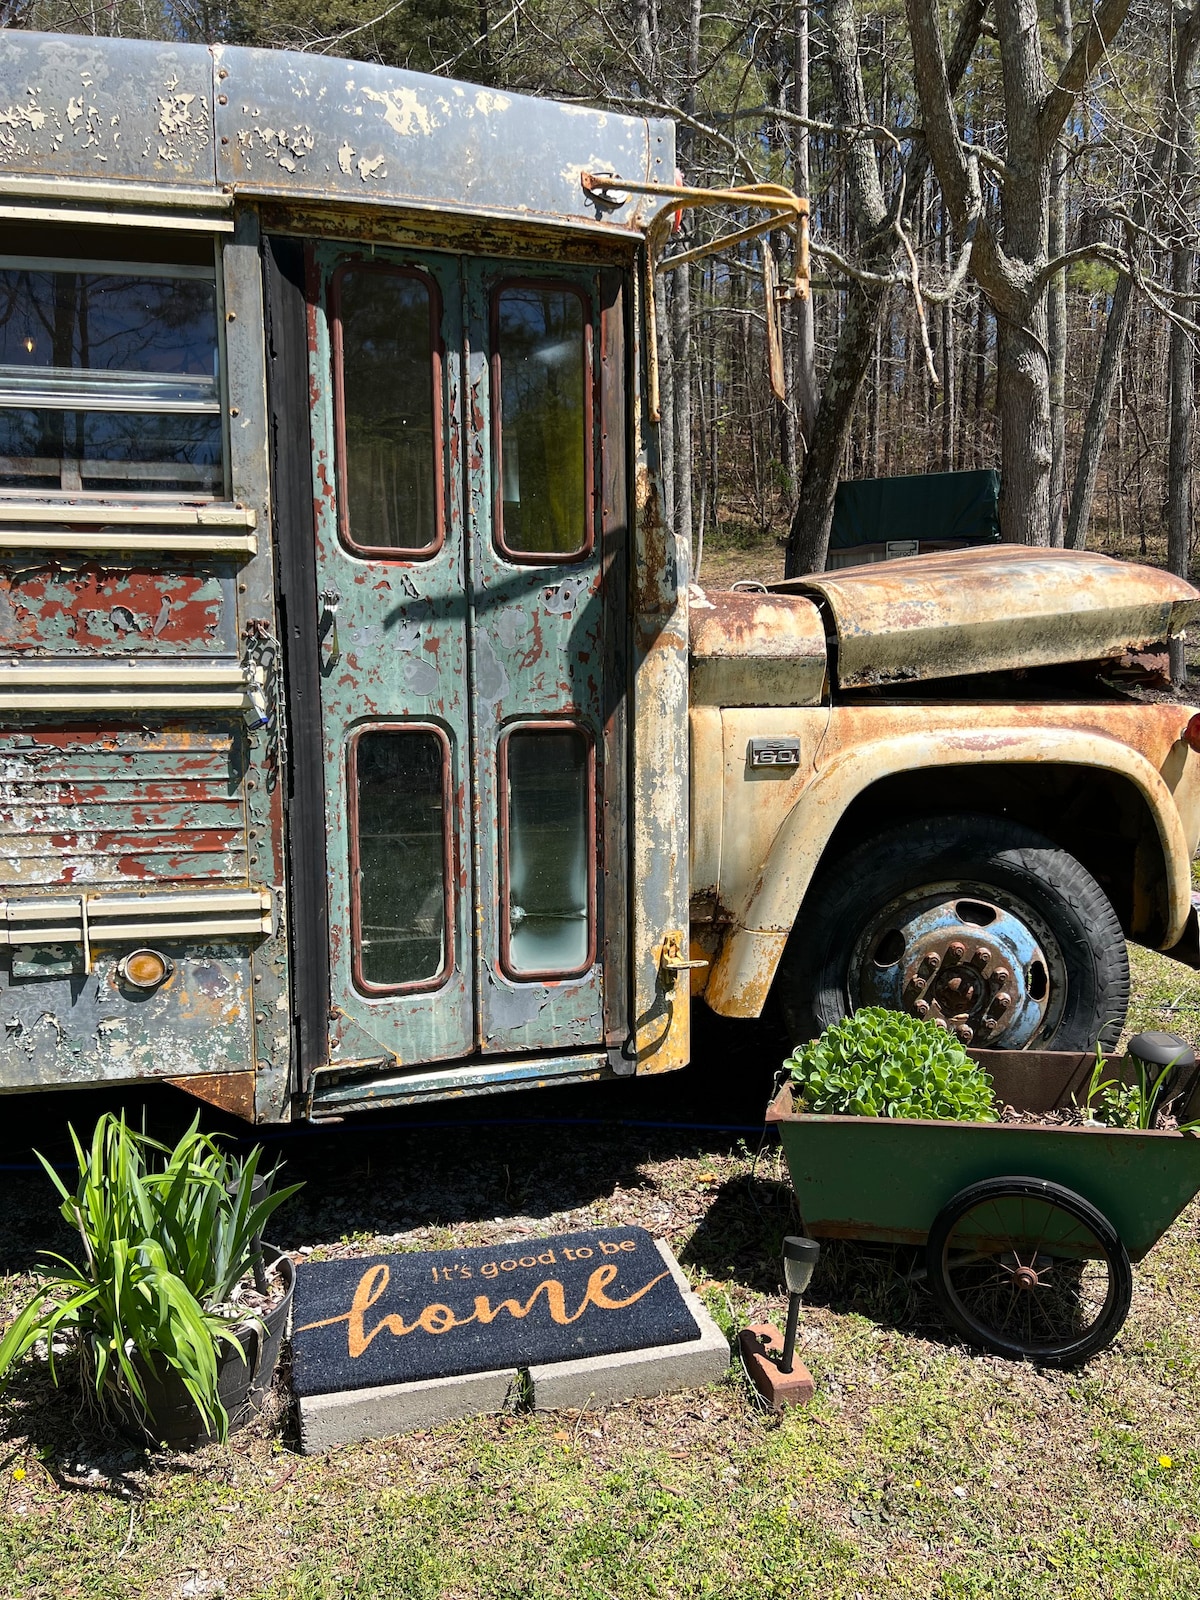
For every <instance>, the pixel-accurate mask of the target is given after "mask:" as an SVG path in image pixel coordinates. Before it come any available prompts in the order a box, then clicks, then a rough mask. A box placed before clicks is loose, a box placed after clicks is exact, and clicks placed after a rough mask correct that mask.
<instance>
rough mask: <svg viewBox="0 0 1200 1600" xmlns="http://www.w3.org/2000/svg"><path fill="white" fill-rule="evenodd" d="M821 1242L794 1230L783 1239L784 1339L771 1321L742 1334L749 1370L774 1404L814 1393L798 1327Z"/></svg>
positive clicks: (804, 1398)
mask: <svg viewBox="0 0 1200 1600" xmlns="http://www.w3.org/2000/svg"><path fill="white" fill-rule="evenodd" d="M820 1253H821V1246H820V1245H819V1244H818V1243H817V1241H816V1240H815V1239H806V1238H805V1237H804V1236H803V1235H802V1234H793V1235H791V1236H790V1237H789V1238H787V1239H785V1240H784V1241H783V1277H784V1282H785V1283H786V1284H787V1291H788V1316H787V1332H786V1334H785V1335H784V1337H783V1338H782V1339H781V1338H780V1337H779V1329H778V1328H777V1327H776V1326H775V1325H774V1323H771V1322H761V1323H755V1324H754V1325H753V1326H751V1327H749V1328H743V1329H742V1331H741V1333H740V1334H739V1335H738V1345H739V1347H740V1349H741V1352H742V1361H743V1362H744V1363H745V1367H746V1373H747V1376H748V1377H749V1379H750V1381H751V1383H753V1385H754V1387H755V1388H756V1389H757V1390H758V1392H759V1394H761V1395H762V1397H763V1399H764V1400H765V1401H766V1402H767V1404H768V1405H769V1406H770V1407H771V1410H772V1411H782V1410H783V1408H784V1406H796V1405H803V1404H804V1403H805V1402H806V1401H807V1400H811V1399H812V1396H813V1381H812V1374H811V1373H810V1372H809V1370H808V1368H807V1367H806V1366H805V1365H804V1363H803V1362H802V1361H797V1360H796V1328H797V1325H798V1323H799V1321H800V1297H801V1296H802V1295H803V1293H804V1291H805V1290H806V1289H807V1288H808V1286H809V1284H810V1283H811V1281H812V1275H813V1268H814V1267H815V1266H816V1264H817V1257H818V1256H819V1255H820Z"/></svg>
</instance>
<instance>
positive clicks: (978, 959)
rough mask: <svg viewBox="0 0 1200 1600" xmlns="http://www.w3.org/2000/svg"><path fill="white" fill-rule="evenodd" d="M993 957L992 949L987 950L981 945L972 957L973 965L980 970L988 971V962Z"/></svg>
mask: <svg viewBox="0 0 1200 1600" xmlns="http://www.w3.org/2000/svg"><path fill="white" fill-rule="evenodd" d="M991 959H992V954H991V951H990V950H985V949H984V948H983V946H982V945H980V946H979V948H978V950H976V952H975V954H974V955H973V956H972V957H971V965H972V966H973V967H978V968H979V970H980V972H986V971H987V965H988V962H989V961H990V960H991Z"/></svg>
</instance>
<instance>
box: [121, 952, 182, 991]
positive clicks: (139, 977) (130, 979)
mask: <svg viewBox="0 0 1200 1600" xmlns="http://www.w3.org/2000/svg"><path fill="white" fill-rule="evenodd" d="M117 971H118V973H119V975H120V977H121V979H122V981H123V982H125V983H131V984H132V985H133V987H134V988H135V989H157V988H158V986H159V984H160V983H162V982H163V980H164V979H165V978H166V977H167V975H168V974H169V973H170V971H171V963H170V962H169V961H168V960H167V958H166V956H164V955H160V954H159V953H158V951H157V950H131V951H130V952H129V954H128V955H127V956H126V957H125V959H124V960H123V961H122V962H121V965H120V966H119V967H118V968H117Z"/></svg>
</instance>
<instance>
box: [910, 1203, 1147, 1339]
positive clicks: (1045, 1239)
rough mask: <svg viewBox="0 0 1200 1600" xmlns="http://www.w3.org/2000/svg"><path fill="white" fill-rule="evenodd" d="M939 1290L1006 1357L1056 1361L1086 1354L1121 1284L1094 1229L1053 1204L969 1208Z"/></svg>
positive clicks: (950, 1244) (946, 1251)
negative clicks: (1084, 1350)
mask: <svg viewBox="0 0 1200 1600" xmlns="http://www.w3.org/2000/svg"><path fill="white" fill-rule="evenodd" d="M941 1265H942V1273H941V1276H942V1285H943V1289H944V1291H945V1294H946V1296H947V1298H948V1300H949V1302H950V1306H951V1309H952V1310H953V1311H954V1312H955V1313H956V1314H957V1317H958V1319H959V1320H960V1322H961V1324H962V1326H963V1327H964V1328H966V1329H967V1330H969V1331H970V1332H971V1333H973V1334H974V1336H975V1337H976V1338H977V1339H978V1340H979V1341H980V1342H981V1343H983V1344H986V1345H988V1346H990V1347H991V1348H992V1349H996V1350H1000V1351H1002V1352H1004V1353H1006V1354H1010V1353H1011V1354H1015V1355H1021V1356H1026V1357H1029V1358H1030V1359H1033V1360H1037V1359H1038V1358H1041V1359H1043V1360H1049V1359H1052V1358H1055V1357H1062V1356H1064V1355H1067V1354H1070V1353H1071V1352H1072V1351H1073V1350H1076V1349H1078V1348H1080V1347H1084V1346H1087V1345H1088V1344H1089V1343H1090V1342H1091V1341H1092V1340H1093V1338H1095V1337H1096V1336H1097V1334H1098V1333H1099V1331H1100V1330H1101V1329H1103V1328H1104V1327H1105V1325H1106V1323H1107V1322H1108V1320H1109V1318H1110V1317H1111V1315H1112V1312H1113V1307H1114V1305H1115V1303H1116V1299H1117V1295H1118V1292H1119V1286H1118V1282H1117V1277H1116V1273H1115V1271H1114V1267H1113V1262H1112V1258H1111V1255H1110V1251H1109V1247H1108V1245H1107V1244H1106V1243H1105V1241H1104V1240H1103V1239H1102V1238H1101V1237H1100V1235H1099V1234H1098V1233H1097V1231H1096V1229H1095V1228H1093V1227H1092V1225H1091V1224H1090V1223H1089V1222H1087V1221H1086V1220H1085V1219H1084V1218H1083V1217H1080V1216H1076V1215H1075V1214H1074V1213H1072V1212H1071V1211H1069V1210H1067V1209H1066V1208H1065V1207H1064V1206H1062V1205H1060V1204H1058V1203H1057V1202H1056V1201H1054V1200H1052V1199H1047V1198H1042V1197H1039V1196H1029V1195H1019V1194H1014V1195H1011V1196H997V1197H991V1198H987V1199H983V1200H980V1201H978V1202H977V1203H976V1204H974V1205H971V1206H968V1207H967V1208H966V1210H965V1211H964V1212H963V1213H962V1215H961V1216H960V1217H959V1218H958V1219H957V1220H956V1221H955V1223H954V1225H953V1227H952V1228H951V1229H950V1231H949V1233H948V1235H947V1237H946V1241H945V1244H944V1245H943V1248H942V1258H941Z"/></svg>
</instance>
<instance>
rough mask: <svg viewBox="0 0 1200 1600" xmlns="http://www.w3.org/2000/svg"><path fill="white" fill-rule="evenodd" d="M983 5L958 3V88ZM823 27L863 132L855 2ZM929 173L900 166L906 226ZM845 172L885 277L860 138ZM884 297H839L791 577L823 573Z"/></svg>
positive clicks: (977, 0) (886, 259)
mask: <svg viewBox="0 0 1200 1600" xmlns="http://www.w3.org/2000/svg"><path fill="white" fill-rule="evenodd" d="M985 4H986V0H963V4H962V7H961V10H960V12H959V15H958V20H957V24H956V27H955V36H954V44H953V47H952V50H951V55H950V63H949V76H950V81H951V82H952V83H953V84H954V85H955V86H956V87H957V85H958V82H959V80H960V79H961V77H962V75H963V73H964V72H965V71H966V69H967V65H968V63H969V61H970V59H971V56H972V54H973V52H974V48H975V43H976V40H977V39H978V37H979V26H980V23H981V21H982V18H983V12H984V7H985ZM826 20H827V28H828V41H827V43H828V52H829V65H830V74H831V76H832V78H833V85H834V93H835V95H836V97H837V104H838V114H839V117H840V119H841V121H842V123H843V124H844V125H845V126H846V127H847V128H848V129H856V128H857V129H862V128H865V127H866V126H867V125H868V124H869V123H870V121H871V118H870V115H869V113H868V108H867V99H866V92H865V89H864V87H863V77H862V65H861V61H860V59H859V53H858V19H857V16H856V14H855V11H854V5H853V0H829V3H828V6H827V11H826ZM927 170H928V160H927V157H926V154H925V152H924V149H923V148H921V147H917V148H916V149H914V151H913V153H912V155H911V156H910V157H909V160H908V162H907V163H906V166H905V173H904V179H905V196H906V199H905V207H904V215H905V220H906V221H907V220H909V219H910V218H911V217H912V215H913V213H914V211H915V209H916V208H917V207H918V206H919V204H920V200H921V193H922V190H923V187H924V181H925V174H926V171H927ZM845 171H846V186H847V190H848V193H849V197H850V210H851V215H852V218H853V224H854V231H855V233H856V234H857V236H858V242H859V245H860V249H861V255H862V260H863V265H864V267H866V268H867V270H868V271H871V272H874V273H879V274H884V273H887V272H889V271H890V270H891V269H892V267H893V265H894V263H895V260H896V256H897V253H898V249H899V244H898V241H897V240H896V237H895V234H894V233H893V232H892V231H891V228H890V226H889V214H890V207H889V205H888V203H887V202H886V201H885V200H884V195H883V186H882V184H881V182H880V177H879V164H878V160H877V158H876V155H875V149H874V145H873V143H872V141H871V140H870V139H869V138H866V137H864V136H863V135H862V134H861V133H860V134H859V135H858V136H857V137H854V136H853V135H852V136H851V138H850V140H849V142H848V147H847V150H846V163H845ZM886 293H887V291H886V288H884V287H883V286H881V285H878V284H862V283H853V284H852V285H851V287H850V290H849V292H848V293H847V294H846V295H844V296H843V297H842V298H843V299H844V301H845V312H844V317H843V321H842V325H841V328H840V330H839V332H838V341H837V347H836V349H835V351H834V356H833V362H832V364H831V366H830V369H829V375H828V377H827V378H826V380H825V386H824V388H823V389H822V391H821V401H820V405H819V406H818V409H817V417H816V425H815V426H814V428H813V433H812V438H811V440H810V441H809V453H808V458H807V460H806V461H805V464H804V478H803V481H802V483H801V485H800V494H799V496H798V500H797V505H796V514H795V516H794V517H793V519H792V527H791V531H790V534H789V536H788V548H787V559H786V562H785V566H784V571H785V572H786V574H787V576H788V577H796V576H798V575H799V574H801V573H805V572H820V571H821V570H822V569H823V568H824V566H825V557H826V554H827V552H828V549H829V528H830V524H831V522H832V520H833V501H834V496H835V495H836V493H837V485H838V478H839V477H840V475H841V472H842V464H843V461H844V459H845V454H846V445H847V443H848V441H849V439H850V435H851V429H852V426H853V422H854V407H855V404H856V402H857V400H858V396H859V392H860V390H861V389H862V385H863V380H864V378H865V377H866V372H867V365H868V363H869V361H870V359H871V352H872V349H873V348H874V340H875V333H876V329H877V326H878V321H879V315H880V312H881V310H882V307H883V305H884V302H885V299H886Z"/></svg>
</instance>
